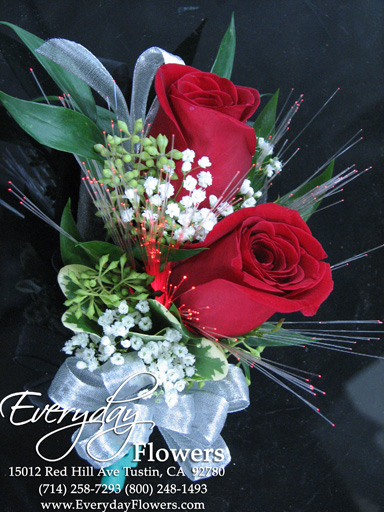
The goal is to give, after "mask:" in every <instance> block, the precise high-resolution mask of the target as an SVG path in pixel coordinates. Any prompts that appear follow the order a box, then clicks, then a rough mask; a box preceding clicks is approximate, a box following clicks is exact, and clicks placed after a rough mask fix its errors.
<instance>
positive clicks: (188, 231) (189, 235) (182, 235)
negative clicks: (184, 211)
mask: <svg viewBox="0 0 384 512" xmlns="http://www.w3.org/2000/svg"><path fill="white" fill-rule="evenodd" d="M194 236H195V228H194V227H193V226H189V227H185V228H179V229H176V230H175V232H174V237H175V238H176V240H180V242H186V241H187V240H192V239H193V237H194Z"/></svg>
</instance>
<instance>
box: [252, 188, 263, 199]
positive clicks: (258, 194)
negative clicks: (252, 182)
mask: <svg viewBox="0 0 384 512" xmlns="http://www.w3.org/2000/svg"><path fill="white" fill-rule="evenodd" d="M262 195H263V193H262V191H261V190H258V191H257V192H255V195H254V197H255V198H256V199H259V198H260V197H261V196H262Z"/></svg>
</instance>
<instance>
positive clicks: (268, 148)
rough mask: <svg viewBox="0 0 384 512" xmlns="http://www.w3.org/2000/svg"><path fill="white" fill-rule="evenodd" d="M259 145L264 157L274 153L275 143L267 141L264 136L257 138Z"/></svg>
mask: <svg viewBox="0 0 384 512" xmlns="http://www.w3.org/2000/svg"><path fill="white" fill-rule="evenodd" d="M257 145H258V147H259V148H260V149H261V151H262V154H263V155H264V157H265V156H268V155H271V154H272V153H273V144H271V143H269V142H267V141H266V140H265V139H264V138H263V137H259V138H258V139H257Z"/></svg>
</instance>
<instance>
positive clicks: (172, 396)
mask: <svg viewBox="0 0 384 512" xmlns="http://www.w3.org/2000/svg"><path fill="white" fill-rule="evenodd" d="M164 398H165V402H166V404H167V405H168V407H169V408H170V409H171V408H172V407H174V406H175V405H176V404H177V402H178V396H177V391H176V389H171V390H170V391H167V392H166V393H165V395H164Z"/></svg>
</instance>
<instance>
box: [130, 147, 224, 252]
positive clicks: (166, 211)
mask: <svg viewBox="0 0 384 512" xmlns="http://www.w3.org/2000/svg"><path fill="white" fill-rule="evenodd" d="M195 156H196V155H195V152H194V151H193V150H191V149H186V150H185V151H183V152H182V162H183V163H182V167H181V170H182V172H183V175H184V177H183V184H182V187H183V189H184V190H185V191H186V192H187V193H186V194H185V195H184V197H182V199H181V200H180V201H176V200H175V199H173V196H174V195H175V188H174V186H173V185H172V184H171V182H170V180H171V177H172V175H173V174H174V169H172V168H171V167H169V168H166V169H165V172H166V178H165V179H162V180H161V179H159V178H157V177H155V176H148V177H147V178H146V179H145V181H144V185H143V186H144V190H145V195H146V204H145V208H141V209H140V215H141V216H142V217H143V218H144V219H146V220H148V221H153V222H155V221H157V220H158V218H159V215H162V216H163V217H165V218H166V219H167V226H166V228H165V230H164V231H163V232H162V235H163V236H167V235H168V236H169V237H170V238H173V239H174V240H177V241H180V242H186V241H188V240H189V241H194V240H197V241H202V240H204V239H205V237H206V236H207V234H208V233H209V232H210V231H211V230H212V229H213V226H214V225H215V224H216V223H217V218H216V215H215V214H214V213H213V212H212V210H211V209H209V208H200V205H201V203H202V202H203V201H205V199H206V197H207V192H206V189H207V188H208V187H210V186H211V185H212V174H211V173H210V172H209V171H207V170H206V169H207V168H208V167H210V166H211V165H212V164H211V162H210V160H209V158H208V157H207V156H202V157H201V158H199V160H198V162H197V167H195V170H196V169H201V171H200V172H199V173H198V174H197V175H196V178H195V177H193V176H191V175H190V174H188V173H189V172H190V171H192V170H193V168H192V164H193V162H194V160H195ZM176 193H177V192H176ZM122 198H123V199H128V201H129V202H130V203H131V205H132V207H129V208H125V209H123V210H122V211H121V213H120V215H121V220H122V221H123V222H126V223H128V222H131V221H132V220H134V218H135V212H137V211H138V209H139V205H140V198H139V196H138V193H137V191H136V190H135V189H132V188H131V189H125V191H124V195H123V196H122Z"/></svg>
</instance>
